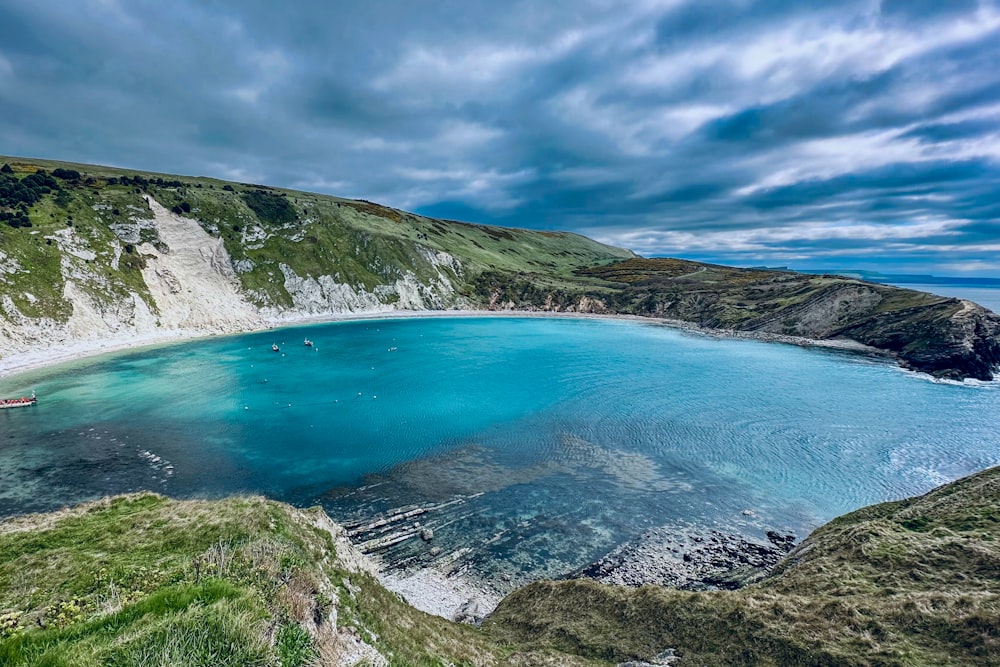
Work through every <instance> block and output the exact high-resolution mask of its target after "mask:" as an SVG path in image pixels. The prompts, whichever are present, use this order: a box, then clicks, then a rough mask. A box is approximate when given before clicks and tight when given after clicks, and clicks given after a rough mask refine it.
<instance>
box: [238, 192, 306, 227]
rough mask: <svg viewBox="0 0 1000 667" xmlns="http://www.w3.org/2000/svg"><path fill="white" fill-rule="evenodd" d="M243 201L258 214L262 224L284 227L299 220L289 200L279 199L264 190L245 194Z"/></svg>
mask: <svg viewBox="0 0 1000 667" xmlns="http://www.w3.org/2000/svg"><path fill="white" fill-rule="evenodd" d="M243 201H244V202H246V205H247V206H249V207H250V209H251V210H252V211H253V212H254V213H256V214H257V218H258V219H260V221H261V222H270V223H272V224H275V225H283V224H287V223H289V222H294V221H295V220H296V219H297V217H298V216H297V215H296V214H295V208H293V207H292V205H291V204H289V203H288V200H287V199H284V198H282V197H277V196H275V195H273V194H271V193H270V192H265V191H264V190H251V191H250V192H244V193H243Z"/></svg>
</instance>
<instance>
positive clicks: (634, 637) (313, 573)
mask: <svg viewBox="0 0 1000 667" xmlns="http://www.w3.org/2000/svg"><path fill="white" fill-rule="evenodd" d="M332 527H333V526H332V524H330V523H329V520H328V519H327V518H326V516H325V515H324V514H323V513H322V512H321V511H320V510H318V509H311V510H297V509H294V508H291V507H289V506H287V505H284V504H281V503H275V502H270V501H266V500H264V499H261V498H256V497H250V498H231V499H227V500H219V501H176V500H168V499H166V498H163V497H160V496H156V495H152V494H139V495H132V496H124V497H119V498H115V499H109V500H104V501H98V502H95V503H89V504H85V505H81V506H79V507H77V508H74V509H72V510H63V511H61V512H56V513H53V514H45V515H34V516H26V517H20V518H15V519H12V520H8V521H6V522H4V523H0V664H3V665H5V666H6V665H10V666H11V667H13V666H15V665H18V666H20V665H25V666H26V665H66V666H76V665H81V666H83V665H95V666H96V665H144V666H145V665H302V664H338V663H337V662H336V661H337V660H343V659H346V658H345V657H344V656H346V655H349V654H352V655H355V656H356V657H357V656H359V655H362V654H361V653H359V651H358V649H357V647H358V646H359V645H360V642H362V641H363V642H364V643H365V644H368V645H369V646H370V647H372V648H373V649H375V650H377V651H378V654H379V655H381V656H384V657H385V658H386V659H387V660H388V662H389V663H390V664H393V665H509V664H513V665H611V664H615V663H618V662H624V661H628V660H643V659H645V660H651V659H654V658H655V656H657V655H660V654H663V652H664V651H665V650H666V649H673V650H674V653H675V657H676V660H675V661H674V662H672V663H671V664H675V665H681V666H682V667H683V666H684V665H998V664H1000V623H998V622H997V621H998V619H1000V468H994V469H991V470H988V471H985V472H982V473H979V474H977V475H973V476H971V477H968V478H966V479H963V480H960V481H958V482H955V483H953V484H949V485H947V486H944V487H941V488H939V489H936V490H934V491H932V492H931V493H929V494H927V495H925V496H921V497H919V498H913V499H909V500H904V501H900V502H893V503H885V504H882V505H876V506H873V507H868V508H865V509H862V510H859V511H857V512H854V513H851V514H849V515H846V516H844V517H841V518H839V519H836V520H834V521H832V522H831V523H829V524H827V525H826V526H823V527H822V528H820V529H818V530H816V531H815V532H814V533H813V534H812V535H810V536H809V538H808V539H806V540H805V541H804V542H803V543H802V544H801V545H800V546H799V547H798V548H797V549H796V550H795V551H794V552H792V554H791V555H790V556H789V557H788V558H787V559H786V560H785V561H784V562H783V563H782V564H781V565H780V566H779V568H778V569H777V570H776V571H775V572H774V573H772V575H771V576H770V577H769V578H767V579H765V580H764V581H763V582H761V583H759V584H755V585H752V586H749V587H746V588H743V589H741V590H737V591H717V592H683V591H676V590H670V589H664V588H659V587H654V586H645V587H643V588H641V589H625V588H615V587H611V586H605V585H601V584H597V583H594V582H591V581H563V582H537V583H534V584H531V585H529V586H526V587H524V588H522V589H520V590H518V591H516V592H515V593H513V594H512V595H510V596H509V597H508V598H507V599H506V600H504V601H503V602H502V603H501V605H500V607H499V608H498V609H497V610H496V611H495V612H494V613H493V614H492V615H491V616H490V617H489V618H488V619H487V621H486V623H485V624H484V625H483V627H482V628H474V627H471V626H466V625H460V624H456V623H451V622H448V621H445V620H443V619H440V618H437V617H433V616H429V615H427V614H424V613H422V612H419V611H417V610H415V609H413V608H411V607H409V606H407V605H406V604H405V603H404V602H403V601H401V600H400V599H399V598H398V597H397V596H395V595H394V594H392V593H389V592H388V591H386V590H385V589H384V588H382V587H381V586H380V585H379V584H378V583H377V581H376V580H375V579H374V578H372V577H371V576H370V575H369V574H367V573H365V572H364V571H361V570H359V569H358V567H357V566H356V564H355V563H356V561H355V560H354V559H355V558H356V556H353V555H352V552H351V550H350V549H349V548H348V547H347V546H345V544H344V543H343V542H342V541H338V539H341V538H338V539H335V536H334V533H331V532H330V529H331V528H332ZM352 651H353V653H351V652H352ZM368 657H369V658H372V657H376V658H377V656H375V654H374V653H369V654H368ZM358 659H361V658H358ZM348 662H349V663H350V661H348ZM359 664H365V663H363V662H362V663H359Z"/></svg>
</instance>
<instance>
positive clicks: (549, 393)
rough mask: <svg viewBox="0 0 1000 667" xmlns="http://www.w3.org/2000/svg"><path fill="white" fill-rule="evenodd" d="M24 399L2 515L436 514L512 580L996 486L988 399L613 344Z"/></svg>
mask: <svg viewBox="0 0 1000 667" xmlns="http://www.w3.org/2000/svg"><path fill="white" fill-rule="evenodd" d="M305 337H308V338H309V339H311V340H312V341H314V343H315V346H314V347H312V348H310V347H306V346H304V345H303V339H304V338H305ZM272 343H276V344H278V345H279V347H280V348H281V351H280V352H278V353H275V352H273V351H272V350H271V344H272ZM31 389H34V390H35V391H36V392H37V393H38V395H39V397H40V402H39V404H38V405H37V406H36V407H34V408H30V409H18V410H5V411H0V515H3V516H7V515H12V514H17V513H23V512H33V511H47V510H51V509H54V508H58V507H60V506H63V505H67V504H72V503H75V502H79V501H83V500H87V499H91V498H95V497H100V496H102V495H107V494H115V493H123V492H128V491H135V490H140V489H150V490H153V491H158V492H162V493H165V494H168V495H171V496H176V497H217V496H223V495H229V494H232V493H262V494H265V495H267V496H269V497H271V498H275V499H278V500H285V501H289V502H292V503H294V504H297V505H312V504H317V503H319V504H322V505H323V506H324V507H326V508H327V510H328V511H329V512H330V514H331V515H332V516H333V518H334V519H335V520H340V521H344V522H352V521H354V522H360V521H364V520H366V519H367V518H368V517H372V516H376V515H378V514H379V513H383V512H386V511H388V510H390V509H393V508H400V507H424V506H434V507H437V508H438V509H437V510H436V511H435V512H433V513H428V514H427V515H426V516H424V517H423V519H422V520H423V521H425V522H426V524H427V525H428V526H432V527H433V529H434V533H435V537H434V544H435V545H439V548H440V549H442V550H443V552H444V554H443V555H444V556H447V555H448V554H449V553H458V552H459V551H461V553H462V554H463V556H462V557H463V558H464V559H466V561H467V562H468V563H469V564H470V567H471V568H473V569H475V570H476V571H477V572H478V573H480V574H482V575H483V576H486V577H489V576H500V575H502V576H504V577H505V579H506V580H513V581H520V580H526V579H530V578H535V577H538V576H560V575H563V574H566V573H568V572H570V571H572V570H574V569H575V568H579V567H582V566H584V565H586V564H587V563H589V562H591V561H593V560H594V559H596V558H599V557H601V556H602V555H603V554H605V553H607V552H608V551H609V550H611V549H613V548H614V547H615V546H616V545H618V544H620V543H622V542H623V541H626V540H630V539H632V538H634V537H635V536H636V535H638V534H639V533H641V532H642V531H644V530H646V529H648V528H652V527H657V526H662V525H692V526H705V527H714V528H721V529H725V530H733V531H738V532H741V533H745V534H748V535H760V534H763V532H764V531H766V530H769V529H777V530H782V531H792V532H795V533H796V534H797V535H799V536H800V537H801V536H804V534H805V533H806V532H807V531H808V530H810V529H812V528H814V527H815V526H817V525H819V524H820V523H823V522H825V521H828V520H829V519H831V518H833V517H835V516H837V515H839V514H843V513H844V512H847V511H850V510H852V509H855V508H857V507H860V506H863V505H866V504H871V503H875V502H880V501H884V500H890V499H895V498H900V497H904V496H909V495H913V494H917V493H921V492H923V491H926V490H929V489H930V488H932V487H934V486H936V485H939V484H941V483H944V482H947V481H950V480H952V479H957V478H958V477H961V476H964V475H966V474H969V473H971V472H973V471H976V470H980V469H983V468H987V467H990V466H992V465H997V464H998V463H1000V438H998V437H997V424H1000V393H998V386H997V383H992V384H990V385H983V386H966V385H955V384H944V383H933V382H929V381H927V380H925V379H921V378H918V377H915V376H913V375H911V374H908V373H905V372H902V371H900V370H899V369H897V368H895V367H893V366H891V365H889V364H886V363H884V362H880V361H875V360H871V359H868V358H865V357H862V356H857V355H851V354H845V353H841V352H833V351H824V350H820V349H805V348H798V347H794V346H788V345H778V344H768V343H762V342H757V341H747V340H726V339H716V338H710V337H705V336H700V335H693V334H689V333H685V332H682V331H679V330H675V329H671V328H667V327H664V326H659V325H656V324H651V323H641V322H634V321H613V320H587V319H579V320H578V319H546V318H491V317H483V318H426V319H413V318H408V319H400V320H369V321H353V322H339V323H331V324H322V325H313V326H309V327H299V328H289V329H282V330H276V331H268V332H260V333H253V334H247V335H238V336H229V337H218V338H211V339H206V340H201V341H196V342H188V343H183V344H177V345H170V346H162V347H157V348H149V349H145V350H140V351H134V352H129V353H121V354H116V355H113V356H107V357H104V358H99V359H92V360H84V361H81V362H78V363H75V364H72V365H67V366H60V367H53V368H49V369H46V370H43V371H37V372H33V373H30V374H25V375H20V376H15V377H12V378H6V379H4V380H3V381H0V395H2V396H9V395H20V394H21V393H24V392H26V391H30V390H31ZM422 549H423V551H422ZM425 551H426V548H425V545H421V544H420V540H419V539H418V540H411V541H409V542H407V543H406V544H404V545H401V546H399V547H398V548H396V549H395V550H394V551H393V552H392V557H393V558H394V559H397V560H405V559H407V558H418V557H419V558H426V556H425V555H422V554H424V552H425Z"/></svg>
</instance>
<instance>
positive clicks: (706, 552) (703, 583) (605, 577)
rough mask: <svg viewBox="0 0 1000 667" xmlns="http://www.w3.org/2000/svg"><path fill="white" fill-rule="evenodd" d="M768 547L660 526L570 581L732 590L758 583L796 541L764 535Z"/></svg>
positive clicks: (711, 533) (735, 537)
mask: <svg viewBox="0 0 1000 667" xmlns="http://www.w3.org/2000/svg"><path fill="white" fill-rule="evenodd" d="M767 537H768V540H767V541H766V542H764V541H759V540H751V539H748V538H746V537H744V536H741V535H736V534H732V533H724V532H722V531H718V530H711V531H707V532H702V531H693V530H691V529H688V528H684V527H678V526H663V527H661V528H654V529H652V530H648V531H646V532H645V533H643V534H642V535H641V536H640V537H639V539H637V540H635V541H634V542H631V543H629V544H625V545H623V546H621V547H619V548H617V549H615V550H614V551H613V552H611V553H610V554H608V555H607V556H605V557H604V558H602V559H600V560H599V561H597V562H595V563H592V564H591V565H588V566H587V567H585V568H582V569H580V570H578V571H576V572H574V573H573V574H572V575H571V576H570V578H587V579H595V580H597V581H600V582H602V583H606V584H616V585H619V586H630V587H639V586H645V585H646V584H656V585H659V586H670V587H672V588H680V589H685V590H706V589H725V590H732V589H736V588H740V587H741V586H745V585H747V584H749V583H753V582H755V581H759V580H760V579H763V578H764V576H766V575H767V574H768V573H769V572H770V571H771V569H773V568H774V567H775V565H777V564H778V563H779V562H780V561H781V559H782V558H784V557H785V555H786V554H787V553H788V552H789V551H791V550H792V548H793V547H794V546H795V537H794V536H793V535H786V534H782V533H778V532H775V531H768V535H767Z"/></svg>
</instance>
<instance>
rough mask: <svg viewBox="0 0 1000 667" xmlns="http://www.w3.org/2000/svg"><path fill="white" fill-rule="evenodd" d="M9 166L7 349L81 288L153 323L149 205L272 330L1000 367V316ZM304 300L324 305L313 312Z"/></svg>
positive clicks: (842, 281) (582, 243)
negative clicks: (755, 348)
mask: <svg viewBox="0 0 1000 667" xmlns="http://www.w3.org/2000/svg"><path fill="white" fill-rule="evenodd" d="M0 163H3V164H4V165H6V166H7V167H8V168H7V170H6V172H7V173H0V218H2V220H0V223H6V224H0V332H2V330H3V325H4V319H6V320H7V322H9V323H12V324H11V326H12V327H13V329H15V330H17V331H22V330H28V331H31V330H32V328H31V326H27V325H25V324H24V320H25V318H27V319H28V320H30V319H31V318H36V319H37V318H42V317H45V318H50V319H52V320H54V321H56V322H63V323H65V322H67V321H68V320H69V318H70V317H71V315H72V314H73V312H74V307H75V306H74V302H73V300H72V299H70V298H69V297H68V296H67V294H66V285H67V281H68V280H70V279H71V280H72V283H73V289H74V290H75V293H82V294H83V295H84V296H86V297H87V299H89V304H93V305H92V306H91V305H88V308H91V309H92V310H95V311H97V312H98V313H100V314H102V316H103V317H105V319H106V320H107V321H113V322H118V321H120V320H121V319H124V320H126V325H127V324H128V321H129V318H130V317H131V314H130V312H124V314H123V313H121V312H120V310H119V309H118V306H119V305H120V304H123V303H126V304H127V303H129V302H130V300H134V299H141V300H143V301H145V302H146V305H148V306H149V309H150V310H151V311H152V312H153V313H154V314H155V313H157V303H156V302H155V298H154V297H153V296H152V295H151V294H150V291H149V289H148V288H147V286H146V283H145V281H144V280H145V279H144V277H143V274H142V271H141V269H143V268H144V267H145V266H146V264H147V260H149V259H150V258H151V257H152V255H151V254H146V255H144V254H143V248H148V247H149V246H143V245H142V244H143V243H150V244H152V245H153V246H154V247H157V248H159V249H160V250H161V251H166V250H169V248H166V247H165V246H164V244H163V241H162V239H160V238H159V237H158V231H157V227H156V225H155V224H152V222H151V220H152V218H153V217H154V216H153V212H152V211H151V210H150V208H149V205H148V204H147V202H146V199H145V197H147V196H148V197H152V198H153V199H155V200H156V201H157V202H159V203H160V204H162V205H163V206H165V207H167V208H169V209H172V210H174V211H175V212H177V213H178V214H179V215H182V216H184V217H186V218H188V219H190V220H191V221H192V224H198V225H200V226H201V227H202V228H203V229H204V230H205V231H206V232H207V233H208V234H209V235H210V236H211V237H212V238H215V239H221V240H222V242H223V244H224V247H225V249H226V251H227V252H228V254H229V257H230V261H231V264H232V268H233V270H234V271H235V274H236V276H237V277H238V281H239V284H240V286H241V287H242V294H243V296H244V298H246V299H247V300H248V301H250V302H251V303H252V304H254V305H255V306H257V307H258V308H259V309H261V311H262V312H263V313H268V314H271V315H274V314H280V313H291V314H296V313H297V312H302V309H303V308H311V307H312V306H311V305H309V304H315V303H319V304H320V306H319V311H318V312H327V311H331V310H336V309H338V308H343V309H353V308H355V307H356V305H352V304H350V303H347V300H346V299H347V297H342V296H338V295H340V294H341V292H338V291H337V290H339V289H341V287H342V288H343V289H344V290H346V291H347V292H350V293H351V294H355V295H357V294H360V295H362V297H363V298H361V299H360V301H359V303H361V304H362V305H361V306H360V307H363V308H367V309H371V308H374V307H384V306H386V305H388V306H391V307H403V308H438V309H441V308H443V309H447V308H483V309H493V310H514V309H519V310H545V311H573V312H588V313H604V314H632V315H641V316H649V317H659V318H667V319H675V320H680V321H683V322H688V323H692V324H695V325H698V326H701V327H705V328H710V329H714V330H724V331H739V332H752V333H754V334H756V335H765V336H774V335H784V336H798V337H804V338H808V339H816V340H830V339H843V340H850V341H855V342H858V343H862V344H864V345H867V346H869V347H872V348H875V349H877V350H881V351H882V352H885V353H887V354H889V355H891V356H893V357H894V358H896V359H898V360H899V361H900V363H902V364H903V365H905V366H907V367H909V368H912V369H915V370H920V371H925V372H928V373H931V374H933V375H936V376H938V377H944V378H953V379H964V378H970V377H971V378H977V379H981V380H988V379H991V378H992V377H993V372H994V370H995V369H996V368H998V367H1000V316H997V315H995V314H993V313H991V312H989V311H988V310H986V309H984V308H981V307H979V306H975V305H972V304H968V303H967V302H963V301H960V300H958V299H949V298H944V297H937V296H933V295H930V294H926V293H922V292H916V291H913V290H907V289H901V288H896V287H890V286H886V285H879V284H874V283H867V282H864V281H862V280H855V279H851V278H844V277H840V276H826V275H811V274H800V273H793V272H785V271H770V270H753V269H736V268H732V267H725V266H717V265H712V264H701V263H698V262H690V261H685V260H677V259H643V258H639V257H636V256H635V255H634V254H633V253H632V252H631V251H628V250H624V249H621V248H614V247H611V246H607V245H604V244H601V243H598V242H596V241H593V240H591V239H587V238H585V237H583V236H579V235H576V234H569V233H564V232H542V231H533V230H524V229H507V228H502V227H491V226H485V225H474V224H468V223H462V222H454V221H446V220H435V219H431V218H426V217H422V216H418V215H415V214H412V213H407V212H405V211H400V210H396V209H392V208H388V207H385V206H381V205H379V204H375V203H371V202H367V201H358V200H348V199H341V198H337V197H331V196H326V195H318V194H311V193H305V192H297V191H294V190H285V189H281V188H271V187H266V186H262V185H254V184H245V183H227V182H224V181H219V180H215V179H210V178H195V177H184V176H171V175H162V174H152V173H147V172H136V171H133V170H123V169H114V168H110V167H98V166H93V165H74V164H68V163H59V162H52V161H47V160H37V159H22V158H3V157H0ZM28 224H30V226H27V225H28ZM324 281H325V282H324ZM303 283H308V285H309V288H308V289H310V290H312V293H314V294H315V293H316V292H317V291H319V292H320V293H321V296H322V298H320V299H319V300H318V302H317V301H316V300H315V299H313V300H312V301H310V300H309V298H312V297H309V298H306V297H302V295H301V293H300V292H301V291H302V287H301V286H302V284H303ZM320 283H323V284H325V285H327V286H328V288H323V290H320V288H319V285H320ZM290 285H291V287H290ZM331 285H332V286H333V287H330V286H331ZM296 291H298V292H297V293H293V292H296ZM307 291H308V290H307ZM331 294H333V296H332V297H331ZM413 295H417V297H419V298H414V296H413ZM303 299H305V300H303ZM331 299H332V301H331ZM338 299H342V300H344V301H343V303H341V302H339V301H337V300H338ZM126 310H127V309H126ZM309 312H316V311H309ZM116 317H117V318H118V319H117V320H116V319H115V318H116ZM115 326H117V324H115ZM43 328H44V327H43ZM112 328H114V327H112ZM115 330H116V331H117V329H115ZM0 335H2V334H0ZM33 335H34V334H31V335H28V336H27V340H26V341H25V343H24V344H26V345H31V344H33V343H34V342H35V340H34V339H33V338H32V336H33ZM67 335H68V334H67ZM34 336H35V338H37V335H34ZM2 342H3V341H2V339H0V343H2ZM38 342H44V341H38ZM3 347H4V346H3V345H2V344H0V354H2V353H3Z"/></svg>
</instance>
